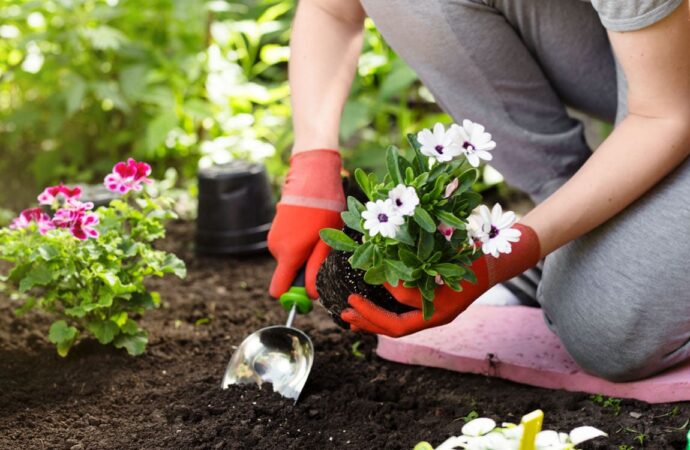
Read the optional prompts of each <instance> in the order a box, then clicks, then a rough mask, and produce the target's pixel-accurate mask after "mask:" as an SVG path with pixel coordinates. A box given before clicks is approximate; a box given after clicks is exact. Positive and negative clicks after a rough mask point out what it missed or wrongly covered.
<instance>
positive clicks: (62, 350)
mask: <svg viewBox="0 0 690 450" xmlns="http://www.w3.org/2000/svg"><path fill="white" fill-rule="evenodd" d="M78 334H79V331H78V330H77V329H76V328H74V327H71V326H69V325H67V322H65V321H64V320H58V321H57V322H53V324H52V325H51V326H50V331H49V332H48V340H49V341H50V342H52V343H53V344H56V345H57V352H58V355H60V356H62V357H65V356H67V354H68V353H69V349H70V348H71V347H72V344H74V341H76V339H77V335H78Z"/></svg>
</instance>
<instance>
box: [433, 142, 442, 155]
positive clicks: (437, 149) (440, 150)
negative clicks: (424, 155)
mask: <svg viewBox="0 0 690 450" xmlns="http://www.w3.org/2000/svg"><path fill="white" fill-rule="evenodd" d="M434 150H436V153H438V154H439V155H442V154H443V146H442V145H440V144H439V145H437V146H436V147H434Z"/></svg>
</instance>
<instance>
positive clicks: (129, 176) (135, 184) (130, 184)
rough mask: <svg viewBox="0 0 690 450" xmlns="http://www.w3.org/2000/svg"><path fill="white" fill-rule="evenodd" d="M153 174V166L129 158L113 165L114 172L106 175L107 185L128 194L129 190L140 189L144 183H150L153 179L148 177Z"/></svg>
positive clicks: (113, 190)
mask: <svg viewBox="0 0 690 450" xmlns="http://www.w3.org/2000/svg"><path fill="white" fill-rule="evenodd" d="M149 175H151V166H150V165H148V164H146V163H145V162H137V161H135V160H134V159H132V158H129V159H128V160H127V162H119V163H117V164H115V167H113V172H112V173H111V174H109V175H108V176H107V177H105V183H104V184H105V187H107V188H108V189H109V190H111V191H112V192H118V193H120V194H126V193H127V192H129V191H140V190H141V189H142V184H150V183H152V182H153V181H152V180H151V179H149V178H148V176H149Z"/></svg>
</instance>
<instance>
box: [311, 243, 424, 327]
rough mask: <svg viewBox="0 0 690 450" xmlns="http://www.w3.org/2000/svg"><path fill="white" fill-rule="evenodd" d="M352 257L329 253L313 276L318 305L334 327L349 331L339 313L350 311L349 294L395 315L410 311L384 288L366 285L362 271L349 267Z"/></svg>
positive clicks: (338, 252) (347, 325)
mask: <svg viewBox="0 0 690 450" xmlns="http://www.w3.org/2000/svg"><path fill="white" fill-rule="evenodd" d="M351 255H352V253H349V252H341V251H332V252H331V254H330V255H329V256H328V258H326V260H325V261H324V262H323V264H322V265H321V269H320V270H319V273H318V274H317V276H316V290H317V292H318V293H319V298H320V301H321V303H322V304H323V306H325V307H326V309H327V310H328V312H329V313H330V314H331V316H332V317H333V321H334V322H335V323H336V324H338V325H339V326H341V327H342V328H345V329H349V328H350V325H349V324H348V323H347V322H345V321H343V320H342V319H341V318H340V313H341V312H342V311H343V310H344V309H347V308H348V307H349V305H348V303H347V298H348V297H349V296H350V294H359V295H361V296H362V297H364V298H367V299H368V300H370V301H371V302H372V303H375V304H376V305H378V306H380V307H382V308H384V309H387V310H389V311H392V312H394V313H396V314H402V313H405V312H408V311H412V310H413V308H410V307H409V306H407V305H403V304H402V303H399V302H398V301H397V300H395V298H394V297H393V296H392V295H391V294H390V293H389V292H388V290H386V288H385V287H383V286H381V285H376V286H375V285H371V284H368V283H366V282H365V281H364V271H362V270H359V269H353V268H352V266H350V263H349V262H348V260H347V259H348V258H349V257H350V256H351Z"/></svg>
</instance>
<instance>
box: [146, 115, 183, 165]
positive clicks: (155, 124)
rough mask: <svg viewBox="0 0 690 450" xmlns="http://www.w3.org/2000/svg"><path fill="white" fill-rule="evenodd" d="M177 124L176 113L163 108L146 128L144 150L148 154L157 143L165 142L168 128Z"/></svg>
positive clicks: (156, 146) (153, 149)
mask: <svg viewBox="0 0 690 450" xmlns="http://www.w3.org/2000/svg"><path fill="white" fill-rule="evenodd" d="M176 126H177V114H175V111H173V110H164V111H163V112H161V113H160V114H159V115H158V116H156V118H154V119H153V120H152V121H151V122H149V124H148V127H147V128H146V151H147V153H148V154H154V153H153V152H154V151H155V150H156V149H157V148H158V146H159V145H161V144H163V142H165V138H166V137H167V136H168V133H169V132H170V130H172V129H173V128H175V127H176Z"/></svg>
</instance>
